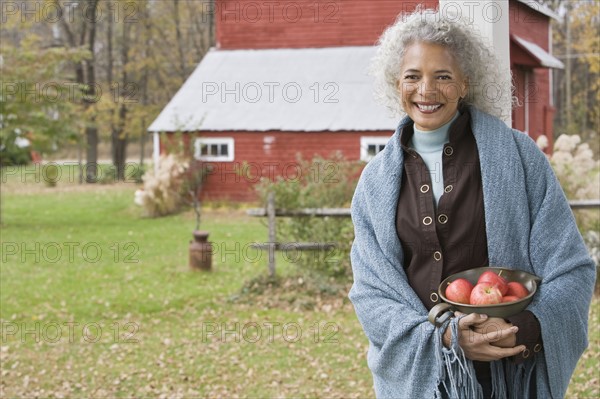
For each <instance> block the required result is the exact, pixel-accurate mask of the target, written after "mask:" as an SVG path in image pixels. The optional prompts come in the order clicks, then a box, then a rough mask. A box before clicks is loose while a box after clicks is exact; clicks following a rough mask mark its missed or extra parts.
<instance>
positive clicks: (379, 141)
mask: <svg viewBox="0 0 600 399" xmlns="http://www.w3.org/2000/svg"><path fill="white" fill-rule="evenodd" d="M388 141H390V138H389V136H362V137H361V138H360V160H361V161H364V162H369V161H370V160H371V159H373V157H374V156H375V155H377V154H378V153H379V152H380V151H381V150H379V151H377V153H376V154H375V155H369V146H370V145H376V146H378V147H379V146H381V145H383V146H384V147H385V146H386V145H387V143H388Z"/></svg>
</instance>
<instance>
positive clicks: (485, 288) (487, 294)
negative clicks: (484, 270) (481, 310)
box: [469, 283, 502, 305]
mask: <svg viewBox="0 0 600 399" xmlns="http://www.w3.org/2000/svg"><path fill="white" fill-rule="evenodd" d="M469 302H470V303H471V305H493V304H496V303H501V302H502V293H501V292H500V290H499V289H498V287H496V286H495V285H492V284H490V283H479V284H477V285H476V286H475V287H474V288H473V291H471V297H470V301H469Z"/></svg>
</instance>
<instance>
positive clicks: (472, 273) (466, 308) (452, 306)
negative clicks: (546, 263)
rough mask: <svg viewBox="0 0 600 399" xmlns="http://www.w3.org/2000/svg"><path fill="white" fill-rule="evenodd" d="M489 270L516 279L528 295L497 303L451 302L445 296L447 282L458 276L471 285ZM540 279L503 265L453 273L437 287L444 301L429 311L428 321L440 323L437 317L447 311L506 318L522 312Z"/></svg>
mask: <svg viewBox="0 0 600 399" xmlns="http://www.w3.org/2000/svg"><path fill="white" fill-rule="evenodd" d="M488 270H491V271H493V272H495V273H496V274H500V275H501V276H502V277H504V278H505V279H506V280H508V281H516V282H519V283H521V284H523V285H524V286H525V288H527V290H528V291H529V295H527V296H526V297H525V298H521V299H519V300H518V301H514V302H507V303H498V304H494V305H468V304H464V303H458V302H453V301H451V300H449V299H448V298H446V287H447V286H448V284H450V283H451V282H453V281H454V280H457V279H459V278H464V279H467V280H468V281H470V282H471V283H472V284H473V285H475V284H477V279H479V276H481V274H482V273H483V272H485V271H488ZM541 281H542V279H541V278H539V277H538V276H536V275H534V274H531V273H527V272H524V271H522V270H515V269H507V268H504V267H478V268H476V269H469V270H465V271H464V272H460V273H456V274H453V275H451V276H449V277H447V278H445V279H444V280H443V281H442V282H441V283H440V285H439V287H438V294H439V296H440V298H441V299H442V300H443V301H444V302H443V303H439V304H437V305H435V306H434V307H433V308H431V310H430V311H429V321H430V322H431V323H433V324H436V325H440V324H442V323H443V321H445V319H443V320H440V319H439V318H440V317H441V316H442V315H443V314H444V313H446V312H448V311H452V312H454V311H457V310H458V311H459V312H462V313H465V314H469V313H482V314H486V315H488V316H490V317H501V318H506V317H510V316H514V315H516V314H517V313H520V312H522V311H523V310H525V308H527V306H528V305H529V304H530V303H531V301H532V300H533V296H534V295H535V293H536V291H537V287H538V285H539V284H540V282H541Z"/></svg>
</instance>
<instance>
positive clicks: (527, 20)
mask: <svg viewBox="0 0 600 399" xmlns="http://www.w3.org/2000/svg"><path fill="white" fill-rule="evenodd" d="M509 12H510V19H509V24H510V33H511V34H514V35H517V36H519V37H521V38H523V39H525V40H527V41H530V42H533V43H535V44H537V45H538V46H540V47H541V48H543V49H544V50H546V51H548V52H549V49H550V42H549V29H550V19H549V17H547V16H546V15H544V14H541V13H539V12H537V11H535V10H533V9H532V8H530V7H528V6H526V5H524V4H522V3H519V2H517V1H511V2H510V3H509ZM510 61H511V70H512V72H513V78H514V82H515V86H516V93H515V94H516V96H517V98H519V100H520V101H521V102H522V103H523V104H522V105H521V106H519V107H517V108H516V109H514V110H513V127H514V128H515V129H519V130H526V126H525V112H526V109H525V104H524V101H525V97H526V94H527V97H528V101H527V102H528V106H529V107H528V108H529V112H528V113H529V129H528V133H529V135H530V136H531V137H532V138H534V139H536V138H537V137H539V136H540V135H546V136H547V137H548V140H549V142H550V148H551V146H552V139H553V126H552V115H553V114H554V108H552V107H551V106H550V95H551V93H550V69H548V68H539V64H537V63H535V62H534V61H533V59H532V57H531V56H530V55H529V54H528V53H527V52H525V51H524V50H523V49H521V48H520V47H519V46H517V45H516V44H514V43H511V45H510ZM525 71H528V72H529V84H528V85H527V87H526V86H525V82H524V74H525Z"/></svg>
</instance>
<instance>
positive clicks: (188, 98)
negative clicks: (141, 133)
mask: <svg viewBox="0 0 600 399" xmlns="http://www.w3.org/2000/svg"><path fill="white" fill-rule="evenodd" d="M374 54H375V47H336V48H318V49H317V48H309V49H272V50H211V51H210V52H208V53H207V54H206V56H205V57H204V59H203V60H202V62H200V64H199V65H198V67H196V70H195V71H194V72H193V73H192V74H191V75H190V77H189V78H188V79H187V81H186V82H185V83H184V84H183V86H182V87H181V88H180V89H179V91H178V92H177V94H175V96H174V97H173V98H172V99H171V101H170V102H169V103H168V104H167V106H166V107H165V108H164V109H163V110H162V112H161V113H160V114H159V116H158V117H157V118H156V120H155V121H154V122H153V123H152V124H151V125H150V127H149V128H148V130H149V131H151V132H163V131H198V130H204V131H206V130H209V131H232V130H245V131H268V130H282V131H339V130H358V131H369V130H394V129H395V128H396V126H397V124H398V119H396V118H392V117H390V115H389V112H388V111H387V109H386V108H385V107H383V106H382V105H380V104H378V103H376V102H375V100H374V97H373V87H372V79H371V77H369V76H368V75H367V67H368V64H369V62H370V59H371V57H372V56H373V55H374Z"/></svg>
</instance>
